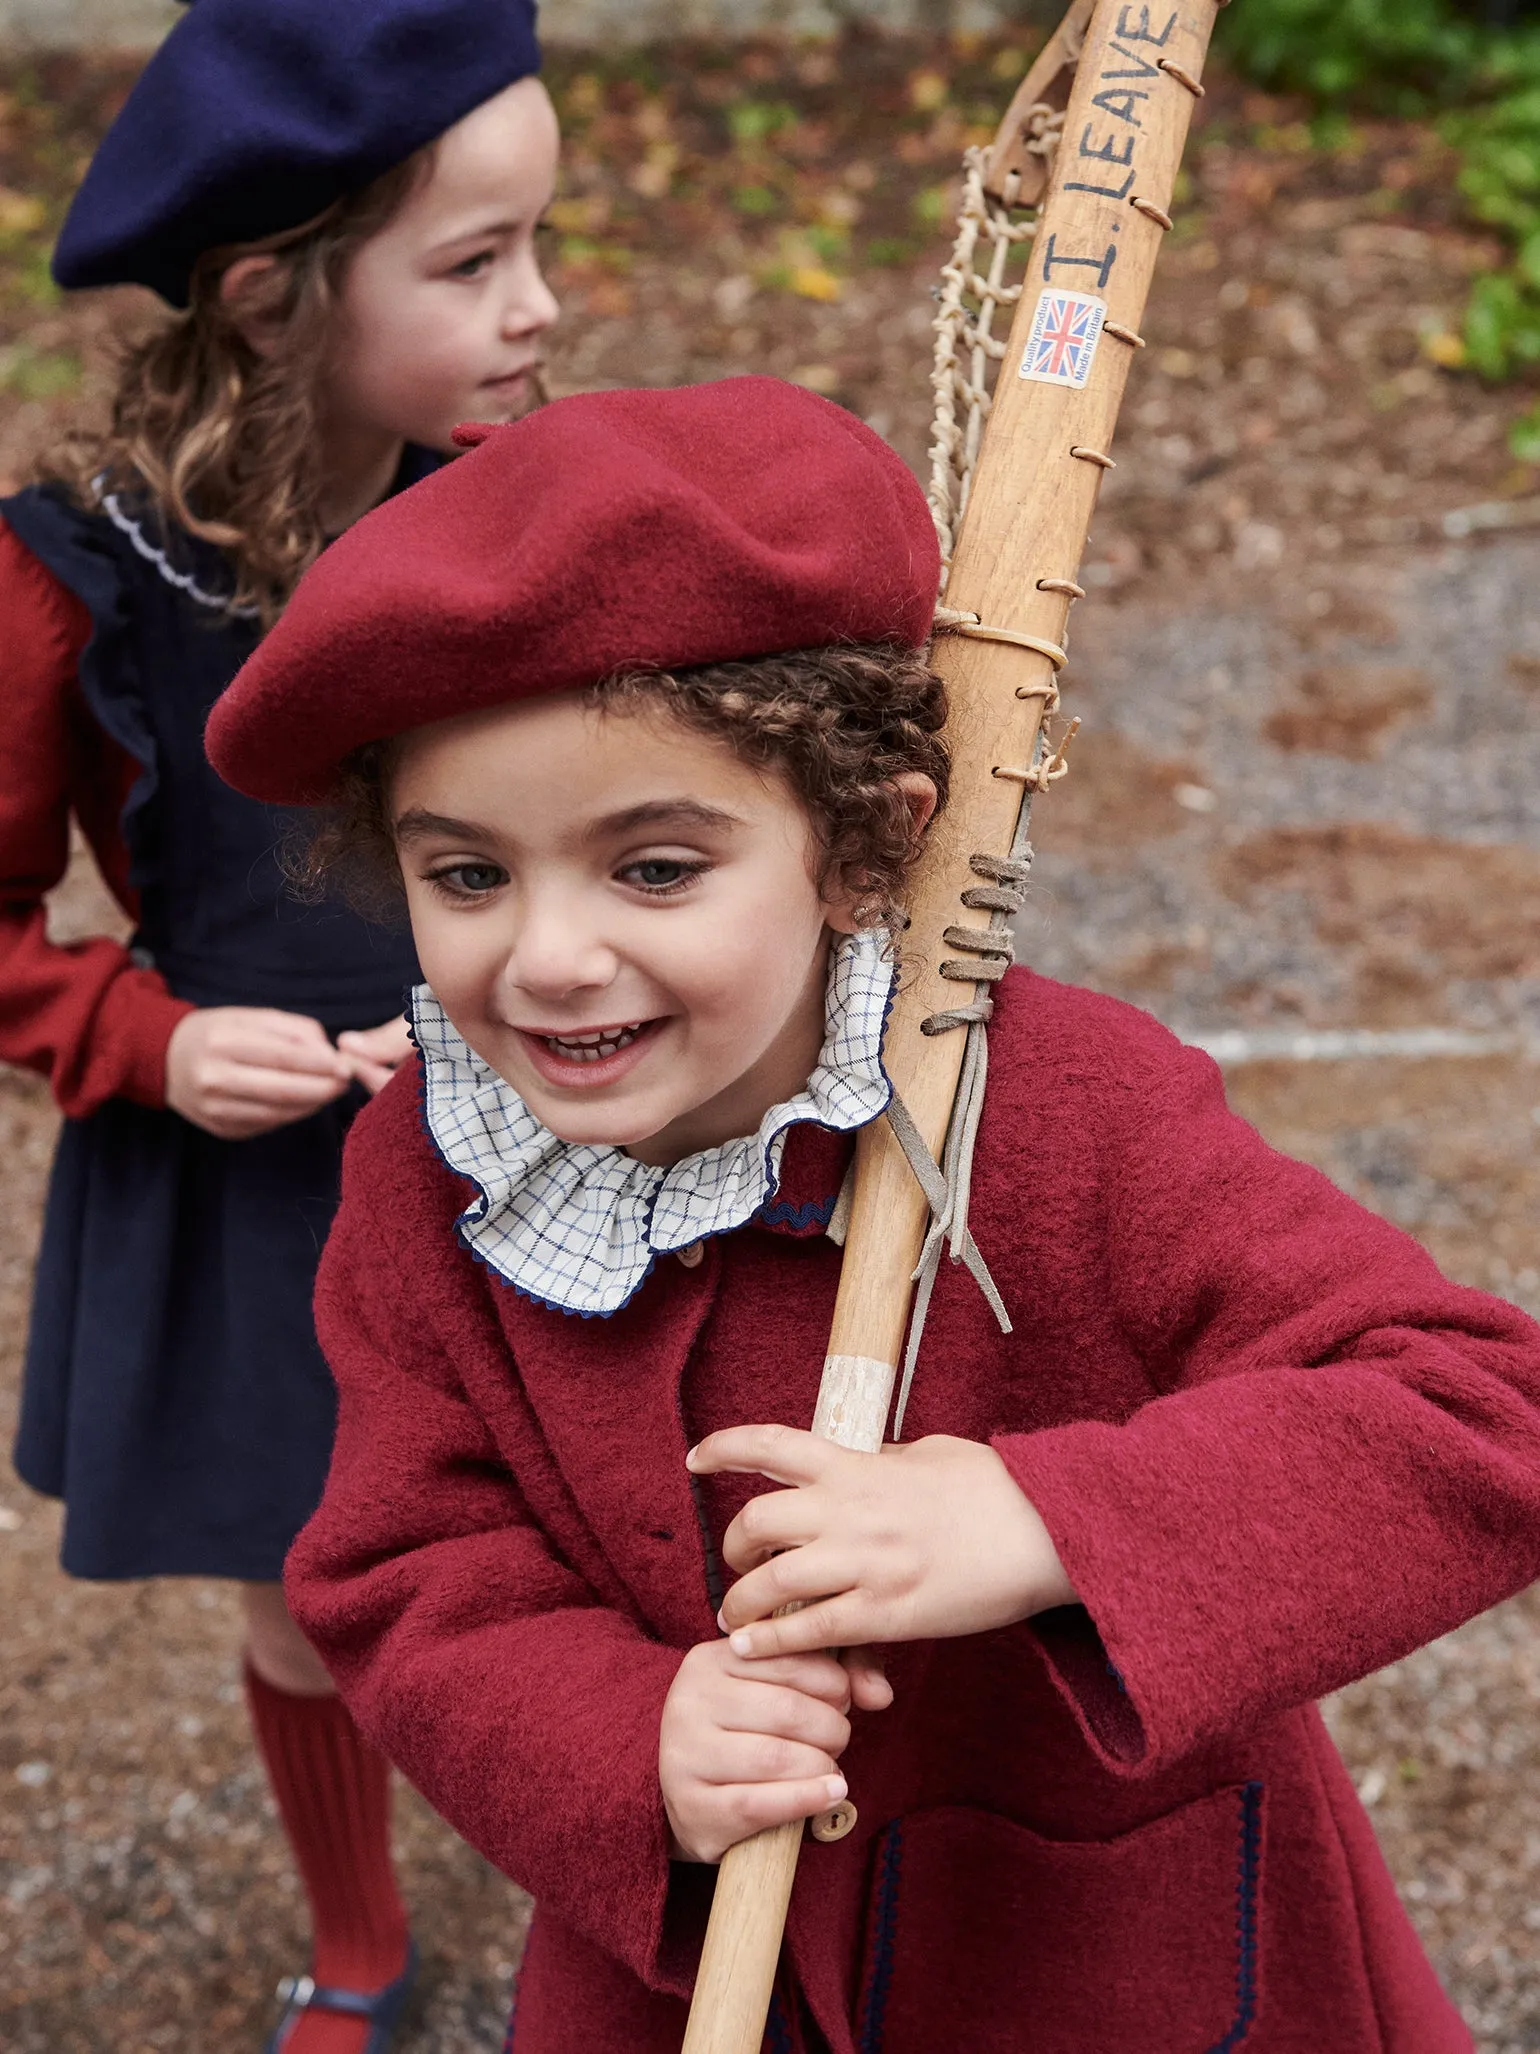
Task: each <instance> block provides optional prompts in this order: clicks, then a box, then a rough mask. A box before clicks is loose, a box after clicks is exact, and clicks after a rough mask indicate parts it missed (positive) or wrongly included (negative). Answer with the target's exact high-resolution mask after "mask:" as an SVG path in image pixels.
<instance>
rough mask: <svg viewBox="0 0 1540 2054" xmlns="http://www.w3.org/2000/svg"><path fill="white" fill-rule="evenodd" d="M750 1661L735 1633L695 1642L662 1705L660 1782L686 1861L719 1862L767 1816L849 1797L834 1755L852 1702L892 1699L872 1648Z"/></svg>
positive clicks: (766, 1822)
mask: <svg viewBox="0 0 1540 2054" xmlns="http://www.w3.org/2000/svg"><path fill="white" fill-rule="evenodd" d="M846 1661H847V1663H848V1667H847V1666H845V1665H842V1664H841V1663H840V1662H837V1661H836V1660H835V1658H834V1657H833V1655H825V1654H809V1655H797V1656H792V1657H783V1658H781V1659H779V1660H776V1661H769V1662H753V1661H746V1660H745V1659H744V1658H743V1657H742V1656H741V1655H736V1654H734V1653H733V1650H732V1649H731V1647H730V1646H729V1645H728V1643H727V1642H726V1641H725V1640H712V1641H704V1642H702V1644H701V1645H700V1646H699V1647H693V1648H691V1650H690V1652H689V1653H688V1654H687V1655H686V1656H685V1658H684V1660H683V1662H682V1663H681V1664H680V1666H679V1673H678V1675H677V1676H675V1678H674V1682H673V1687H672V1689H671V1690H670V1691H669V1694H668V1698H667V1701H666V1702H665V1704H664V1707H663V1722H662V1726H661V1728H660V1731H659V1734H658V1781H659V1783H660V1785H661V1786H662V1790H663V1803H664V1807H665V1809H666V1810H667V1812H668V1823H669V1829H670V1831H671V1832H672V1834H673V1836H674V1846H673V1853H674V1858H675V1859H676V1860H678V1861H703V1862H715V1861H720V1860H721V1859H722V1856H723V1855H724V1854H725V1853H726V1852H727V1850H728V1848H729V1847H732V1846H735V1845H736V1844H737V1842H738V1841H740V1840H747V1839H748V1838H749V1836H750V1834H752V1833H758V1832H760V1831H761V1830H762V1829H763V1828H764V1827H766V1826H782V1825H786V1824H788V1823H789V1822H790V1821H791V1820H792V1819H810V1818H813V1817H815V1816H816V1815H817V1814H818V1813H819V1812H821V1811H827V1810H828V1808H829V1806H830V1805H831V1804H838V1803H839V1801H840V1799H841V1798H842V1797H843V1796H844V1795H845V1779H844V1777H843V1776H841V1775H840V1773H839V1771H838V1769H837V1768H836V1766H835V1764H836V1763H837V1761H838V1759H839V1757H840V1755H841V1754H843V1753H844V1751H845V1746H846V1743H847V1742H848V1741H849V1739H850V1719H849V1716H848V1714H849V1712H850V1709H851V1706H852V1705H855V1706H856V1707H858V1708H859V1709H860V1710H862V1711H873V1712H875V1711H881V1710H882V1709H883V1708H884V1707H885V1706H887V1705H889V1704H891V1703H892V1701H893V1692H892V1690H891V1689H890V1688H889V1686H888V1681H887V1678H886V1677H885V1676H884V1675H883V1673H882V1670H881V1668H880V1667H879V1666H878V1664H877V1662H876V1661H875V1660H874V1659H873V1658H871V1657H869V1656H866V1655H864V1654H852V1655H850V1656H847V1658H846Z"/></svg>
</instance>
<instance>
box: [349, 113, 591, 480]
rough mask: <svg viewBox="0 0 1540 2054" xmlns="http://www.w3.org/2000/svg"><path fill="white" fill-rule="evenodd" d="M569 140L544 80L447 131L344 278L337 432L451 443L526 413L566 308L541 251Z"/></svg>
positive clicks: (430, 443) (433, 445)
mask: <svg viewBox="0 0 1540 2054" xmlns="http://www.w3.org/2000/svg"><path fill="white" fill-rule="evenodd" d="M557 146H558V138H557V130H556V115H555V112H554V110H553V108H552V106H551V102H550V98H549V96H548V95H547V93H546V90H545V88H544V86H542V85H541V83H540V81H539V80H538V79H534V78H525V79H520V80H519V81H518V83H517V84H516V85H512V86H509V87H508V88H507V89H506V90H505V91H504V92H501V93H499V94H498V95H497V96H496V98H495V99H491V100H488V101H487V102H486V103H485V104H484V105H483V106H480V107H478V108H476V109H475V110H474V112H472V113H470V114H468V115H467V116H466V117H465V119H464V120H463V121H461V122H458V123H457V124H456V125H455V126H454V127H453V128H451V129H449V130H448V131H447V133H446V134H444V135H443V136H442V137H440V139H439V143H438V146H437V150H436V153H435V156H434V161H433V167H432V171H431V172H430V174H429V176H428V177H427V178H426V179H425V180H424V181H423V183H422V184H421V185H420V186H419V187H418V188H417V190H416V191H415V192H414V193H412V194H411V195H410V196H409V198H408V199H407V200H406V201H405V202H404V204H403V205H402V206H401V207H400V208H399V209H398V211H397V212H396V213H395V215H393V216H392V218H391V219H390V220H389V221H388V222H387V223H386V225H385V226H384V227H383V228H382V229H381V230H380V231H379V232H378V233H377V234H376V235H373V236H371V237H370V238H369V240H368V241H367V242H366V243H365V244H364V245H363V247H362V248H361V249H360V250H359V252H358V254H357V255H356V256H355V257H354V259H353V261H352V263H351V264H350V265H349V267H348V271H347V275H346V277H345V278H344V280H343V284H342V289H341V292H340V294H339V307H338V321H337V335H336V343H335V346H334V349H333V353H332V360H331V367H330V369H329V371H328V374H327V378H326V393H325V401H326V412H327V425H328V428H329V429H330V430H331V431H332V432H334V433H335V432H337V431H341V432H342V433H344V434H346V433H347V432H348V431H349V430H353V431H363V432H365V433H368V434H372V435H380V434H384V435H388V436H392V437H398V438H400V439H402V440H405V441H409V442H418V443H422V444H425V445H426V446H427V447H429V448H431V449H444V450H447V449H449V448H450V447H451V443H450V431H451V430H452V429H453V428H454V427H455V425H456V424H457V423H458V422H460V421H507V420H511V419H513V418H514V417H515V416H516V415H517V414H520V413H522V412H523V411H524V409H525V408H526V407H527V405H528V404H529V401H530V397H531V385H532V381H531V377H530V374H531V372H532V371H533V369H534V367H535V365H536V364H537V363H538V361H539V356H540V341H541V337H542V335H543V334H544V332H545V330H546V329H547V328H549V327H550V325H551V323H552V322H553V321H554V320H555V318H556V311H557V310H556V301H555V300H554V299H553V298H552V296H551V292H550V289H549V288H548V286H547V285H546V283H545V280H544V279H543V278H542V277H541V275H540V266H539V262H538V261H537V256H536V250H535V231H536V228H537V227H538V226H539V222H540V217H541V215H542V214H543V213H544V212H545V209H546V208H547V207H548V206H549V205H550V201H551V192H552V187H553V185H554V182H555V178H556V156H557Z"/></svg>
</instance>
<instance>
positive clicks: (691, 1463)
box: [684, 1448, 700, 1469]
mask: <svg viewBox="0 0 1540 2054" xmlns="http://www.w3.org/2000/svg"><path fill="white" fill-rule="evenodd" d="M699 1453H700V1450H699V1448H691V1450H690V1451H689V1453H688V1454H687V1455H686V1456H685V1458H684V1466H685V1468H686V1469H693V1468H694V1467H695V1458H696V1456H697V1455H698V1454H699Z"/></svg>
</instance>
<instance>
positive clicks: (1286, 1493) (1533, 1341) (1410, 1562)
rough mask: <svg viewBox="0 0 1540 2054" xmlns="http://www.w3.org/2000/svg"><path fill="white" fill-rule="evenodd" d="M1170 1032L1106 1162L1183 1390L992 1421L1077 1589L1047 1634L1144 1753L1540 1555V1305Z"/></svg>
mask: <svg viewBox="0 0 1540 2054" xmlns="http://www.w3.org/2000/svg"><path fill="white" fill-rule="evenodd" d="M1151 1031H1152V1033H1154V1032H1155V1031H1157V1030H1153V1029H1152V1030H1151ZM1160 1042H1161V1044H1163V1045H1162V1046H1161V1047H1160V1048H1159V1049H1158V1050H1157V1057H1158V1059H1157V1060H1154V1061H1149V1060H1146V1061H1145V1062H1144V1063H1143V1064H1142V1065H1141V1067H1142V1068H1143V1070H1144V1076H1143V1078H1141V1080H1140V1081H1139V1084H1138V1086H1137V1088H1132V1089H1125V1090H1124V1091H1123V1093H1122V1098H1123V1111H1122V1115H1121V1117H1119V1118H1115V1119H1113V1120H1112V1121H1111V1122H1109V1123H1108V1124H1107V1127H1106V1130H1105V1141H1104V1154H1103V1161H1102V1165H1101V1174H1100V1177H1099V1179H1098V1184H1099V1189H1100V1191H1101V1193H1102V1204H1103V1207H1104V1208H1105V1218H1106V1221H1107V1229H1106V1232H1107V1241H1108V1250H1109V1258H1108V1259H1109V1264H1110V1268H1109V1271H1108V1288H1109V1289H1110V1291H1111V1293H1112V1294H1113V1297H1114V1300H1115V1306H1116V1312H1117V1316H1118V1318H1119V1321H1120V1323H1121V1325H1122V1326H1123V1328H1124V1330H1125V1332H1127V1333H1129V1334H1130V1335H1131V1336H1132V1337H1133V1339H1134V1341H1135V1344H1136V1346H1137V1347H1138V1349H1139V1352H1140V1353H1141V1355H1142V1357H1143V1359H1144V1361H1145V1362H1146V1364H1147V1365H1149V1366H1150V1370H1151V1373H1152V1376H1153V1378H1154V1380H1155V1383H1156V1386H1157V1389H1159V1390H1160V1391H1161V1392H1162V1395H1159V1396H1157V1397H1156V1398H1155V1399H1153V1400H1152V1401H1151V1402H1150V1403H1148V1404H1145V1405H1144V1406H1142V1407H1141V1408H1140V1409H1139V1410H1137V1411H1136V1412H1135V1413H1134V1414H1133V1416H1132V1417H1130V1418H1128V1419H1126V1420H1125V1421H1124V1422H1122V1423H1121V1424H1109V1423H1102V1422H1096V1421H1086V1422H1080V1423H1075V1424H1071V1425H1067V1426H1062V1427H1057V1428H1052V1429H1049V1430H1047V1431H1044V1432H1039V1433H1034V1434H1028V1435H1020V1436H1003V1437H1001V1438H1000V1439H999V1440H997V1442H996V1443H995V1445H996V1447H997V1448H998V1450H999V1453H1000V1454H1001V1456H1002V1457H1003V1459H1004V1460H1005V1462H1006V1464H1007V1466H1008V1467H1009V1468H1010V1470H1011V1473H1012V1474H1013V1476H1014V1477H1015V1479H1016V1481H1017V1483H1018V1484H1019V1485H1020V1486H1021V1488H1022V1490H1023V1491H1024V1492H1025V1493H1026V1495H1027V1496H1028V1498H1030V1499H1031V1501H1032V1503H1033V1504H1034V1505H1035V1506H1036V1507H1037V1509H1038V1511H1039V1512H1040V1513H1041V1514H1042V1516H1043V1518H1044V1520H1045V1521H1046V1523H1047V1525H1048V1528H1049V1530H1050V1532H1051V1533H1052V1535H1053V1538H1054V1541H1055V1544H1056V1546H1057V1547H1058V1549H1059V1552H1060V1555H1061V1557H1062V1559H1063V1562H1064V1565H1065V1568H1066V1569H1067V1571H1068V1573H1069V1576H1070V1578H1071V1580H1072V1582H1073V1583H1074V1585H1075V1588H1076V1590H1077V1591H1078V1593H1079V1594H1080V1597H1081V1600H1082V1605H1083V1609H1082V1608H1080V1607H1071V1608H1066V1609H1064V1610H1062V1611H1057V1612H1053V1613H1048V1614H1045V1615H1043V1616H1042V1617H1041V1618H1040V1619H1038V1620H1037V1621H1036V1622H1035V1630H1036V1632H1037V1634H1038V1637H1039V1639H1040V1643H1041V1645H1042V1646H1043V1648H1044V1650H1045V1652H1046V1653H1047V1655H1048V1658H1049V1662H1050V1665H1051V1667H1052V1669H1053V1671H1054V1674H1055V1676H1056V1679H1057V1681H1058V1683H1059V1685H1060V1687H1061V1689H1062V1690H1063V1691H1064V1692H1065V1693H1066V1695H1067V1696H1068V1698H1069V1700H1070V1701H1071V1704H1072V1705H1073V1706H1074V1708H1075V1710H1076V1711H1077V1714H1078V1716H1079V1718H1080V1720H1081V1723H1082V1726H1083V1728H1084V1730H1085V1731H1086V1733H1087V1736H1088V1738H1089V1739H1090V1740H1091V1742H1092V1744H1093V1745H1094V1746H1095V1747H1096V1748H1097V1749H1098V1751H1099V1752H1100V1754H1101V1755H1102V1757H1103V1759H1104V1760H1105V1761H1106V1762H1107V1763H1108V1764H1109V1766H1112V1767H1114V1768H1117V1769H1121V1770H1122V1771H1124V1772H1125V1773H1130V1774H1136V1775H1138V1774H1152V1773H1155V1772H1156V1771H1158V1770H1160V1769H1162V1768H1164V1767H1166V1766H1168V1765H1169V1764H1170V1763H1171V1762H1172V1761H1173V1760H1175V1759H1176V1758H1178V1757H1180V1756H1182V1755H1184V1754H1187V1753H1189V1752H1190V1751H1192V1750H1194V1749H1198V1748H1201V1747H1202V1746H1204V1745H1205V1743H1207V1742H1210V1741H1213V1740H1215V1739H1218V1738H1220V1737H1221V1736H1224V1735H1226V1734H1229V1733H1233V1732H1235V1731H1238V1730H1242V1729H1245V1728H1247V1727H1249V1726H1251V1725H1253V1724H1255V1723H1256V1722H1258V1721H1261V1720H1264V1719H1266V1718H1268V1717H1269V1716H1271V1715H1274V1714H1276V1713H1278V1712H1280V1711H1282V1710H1284V1709H1287V1708H1290V1707H1293V1706H1297V1705H1299V1704H1302V1703H1304V1702H1306V1701H1308V1700H1311V1699H1314V1698H1317V1697H1320V1696H1322V1695H1324V1694H1325V1693H1326V1692H1328V1691H1331V1690H1334V1689H1336V1688H1338V1687H1339V1686H1340V1685H1342V1684H1344V1683H1347V1682H1349V1681H1351V1680H1352V1679H1354V1678H1356V1677H1359V1676H1362V1675H1365V1674H1367V1673H1368V1672H1369V1671H1371V1670H1373V1669H1376V1668H1379V1667H1381V1666H1382V1665H1384V1664H1385V1663H1387V1662H1390V1661H1394V1660H1396V1659H1397V1658H1399V1657H1400V1656H1402V1655H1404V1654H1406V1653H1407V1652H1409V1651H1410V1650H1411V1649H1412V1648H1415V1647H1419V1646H1421V1645H1422V1644H1424V1643H1425V1642H1427V1641H1429V1640H1431V1639H1433V1638H1435V1637H1436V1636H1437V1635H1439V1634H1441V1633H1445V1632H1448V1631H1449V1630H1451V1629H1452V1628H1453V1627H1455V1626H1457V1625H1459V1624H1460V1623H1461V1622H1462V1621H1464V1620H1466V1619H1468V1618H1470V1617H1472V1616H1473V1615H1474V1614H1475V1613H1477V1612H1479V1611H1482V1610H1484V1609H1485V1608H1486V1607H1487V1606H1489V1605H1492V1604H1495V1603H1497V1602H1498V1601H1499V1600H1501V1599H1503V1598H1505V1597H1508V1596H1511V1595H1512V1594H1513V1593H1514V1592H1515V1591H1518V1590H1520V1589H1522V1588H1523V1587H1524V1586H1525V1585H1526V1584H1528V1583H1530V1582H1531V1581H1533V1580H1534V1579H1535V1577H1536V1576H1537V1575H1540V1330H1537V1329H1536V1327H1535V1326H1534V1324H1533V1323H1532V1322H1531V1321H1530V1320H1528V1319H1527V1318H1526V1317H1525V1316H1524V1315H1523V1314H1522V1313H1521V1312H1519V1311H1518V1310H1517V1309H1516V1308H1514V1307H1513V1306H1511V1305H1507V1304H1505V1303H1503V1302H1501V1301H1499V1300H1496V1299H1492V1298H1488V1297H1486V1296H1485V1295H1484V1294H1482V1293H1479V1292H1475V1291H1467V1290H1462V1289H1460V1288H1458V1287H1456V1286H1454V1285H1452V1284H1450V1283H1448V1282H1447V1281H1446V1280H1445V1279H1444V1278H1443V1277H1442V1276H1441V1275H1440V1273H1439V1271H1438V1270H1437V1268H1436V1267H1435V1265H1434V1264H1433V1262H1432V1261H1431V1260H1430V1259H1429V1257H1428V1256H1427V1255H1426V1254H1425V1253H1424V1251H1423V1250H1422V1249H1421V1248H1419V1247H1418V1246H1417V1245H1416V1244H1415V1243H1414V1242H1413V1241H1411V1240H1410V1239H1409V1238H1408V1237H1407V1236H1406V1235H1403V1234H1401V1233H1399V1232H1398V1231H1397V1230H1396V1229H1394V1228H1393V1227H1391V1226H1389V1225H1388V1224H1387V1223H1386V1222H1384V1221H1383V1220H1381V1219H1378V1218H1377V1217H1375V1216H1374V1215H1373V1214H1371V1213H1368V1212H1366V1211H1365V1210H1364V1209H1363V1208H1362V1207H1360V1206H1358V1205H1357V1204H1355V1203H1354V1202H1353V1201H1352V1200H1351V1199H1349V1198H1347V1197H1346V1196H1345V1195H1344V1194H1343V1193H1342V1192H1340V1191H1338V1190H1337V1189H1336V1188H1335V1187H1334V1186H1333V1185H1332V1184H1331V1183H1329V1182H1328V1180H1327V1179H1326V1178H1324V1177H1322V1176H1320V1175H1319V1174H1318V1173H1317V1172H1315V1171H1314V1170H1311V1169H1309V1168H1306V1167H1305V1166H1304V1165H1302V1164H1300V1163H1296V1162H1293V1161H1290V1160H1289V1159H1288V1158H1286V1157H1283V1156H1280V1155H1278V1154H1276V1153H1275V1152H1274V1151H1273V1150H1271V1149H1270V1148H1268V1147H1267V1146H1266V1145H1265V1143H1264V1142H1263V1141H1262V1140H1261V1138H1260V1137H1259V1136H1258V1135H1257V1134H1256V1133H1255V1132H1254V1131H1253V1129H1252V1128H1250V1127H1249V1126H1248V1125H1247V1124H1246V1123H1245V1122H1244V1121H1242V1120H1240V1119H1238V1118H1236V1117H1235V1116H1234V1115H1233V1114H1232V1113H1230V1112H1229V1110H1228V1109H1227V1107H1226V1105H1225V1102H1224V1093H1223V1088H1222V1086H1221V1084H1220V1081H1219V1076H1218V1072H1217V1071H1216V1070H1215V1068H1214V1066H1213V1065H1212V1064H1211V1063H1210V1062H1209V1061H1208V1059H1207V1058H1206V1057H1204V1056H1201V1055H1198V1054H1197V1053H1195V1052H1193V1051H1190V1050H1183V1049H1181V1048H1180V1047H1179V1045H1178V1044H1176V1043H1174V1042H1171V1041H1169V1039H1168V1037H1166V1036H1165V1035H1164V1034H1163V1032H1162V1033H1161V1034H1160Z"/></svg>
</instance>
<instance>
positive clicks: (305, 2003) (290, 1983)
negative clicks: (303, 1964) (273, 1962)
mask: <svg viewBox="0 0 1540 2054" xmlns="http://www.w3.org/2000/svg"><path fill="white" fill-rule="evenodd" d="M416 1980H417V1946H416V1942H415V1941H411V1940H409V1941H408V1942H407V1948H406V1967H405V1968H404V1969H402V1971H401V1973H400V1975H398V1976H397V1977H396V1980H395V1981H394V1982H393V1983H387V1984H386V1985H385V1987H384V1989H383V1990H376V1991H375V1992H374V1994H373V1995H372V1996H368V1995H366V1994H365V1993H364V1992H363V1991H361V1990H334V1989H330V1988H328V1987H327V1986H326V1985H325V1984H322V1983H318V1982H316V1980H315V1979H314V1977H313V1976H285V1977H284V1979H283V1981H282V1982H281V1983H280V1984H279V1985H278V1995H279V1998H280V2000H281V2001H282V2004H283V2007H284V2012H283V2017H282V2018H280V2019H279V2021H278V2026H277V2030H276V2031H275V2032H274V2034H273V2037H272V2038H271V2039H270V2040H269V2041H268V2043H267V2050H266V2054H283V2049H284V2048H285V2047H286V2046H287V2045H288V2044H289V2039H290V2036H291V2035H292V2034H293V2031H294V2028H295V2026H296V2025H298V2023H299V2021H300V2018H301V2017H302V2016H303V2014H304V2013H305V2012H307V2011H339V2012H342V2013H344V2014H345V2015H346V2016H347V2017H349V2018H366V2019H368V2021H369V2027H370V2031H369V2037H368V2039H367V2040H365V2042H364V2054H386V2050H387V2048H388V2047H389V2046H390V2036H391V2034H392V2033H393V2032H394V2031H395V2029H396V2027H397V2025H399V2023H400V2021H401V2014H402V2012H403V2011H404V2010H405V2009H406V2000H407V1998H408V1997H409V1996H410V1995H411V1994H412V1985H413V1983H415V1982H416Z"/></svg>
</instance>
